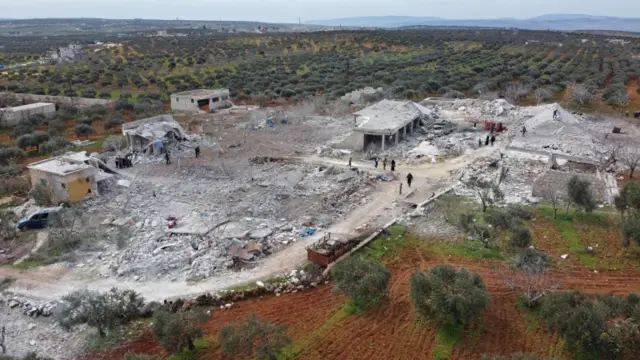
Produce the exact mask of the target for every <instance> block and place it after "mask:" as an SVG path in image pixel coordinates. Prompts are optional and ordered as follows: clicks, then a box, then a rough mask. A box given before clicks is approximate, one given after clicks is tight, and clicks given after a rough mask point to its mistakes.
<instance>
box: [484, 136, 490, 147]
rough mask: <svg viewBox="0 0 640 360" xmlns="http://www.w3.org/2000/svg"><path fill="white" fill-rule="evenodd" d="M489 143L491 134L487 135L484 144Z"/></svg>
mask: <svg viewBox="0 0 640 360" xmlns="http://www.w3.org/2000/svg"><path fill="white" fill-rule="evenodd" d="M487 145H489V135H487V138H486V139H484V146H487Z"/></svg>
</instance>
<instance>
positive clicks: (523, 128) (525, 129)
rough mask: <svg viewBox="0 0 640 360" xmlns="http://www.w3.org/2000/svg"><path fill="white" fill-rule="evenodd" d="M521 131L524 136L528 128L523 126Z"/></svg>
mask: <svg viewBox="0 0 640 360" xmlns="http://www.w3.org/2000/svg"><path fill="white" fill-rule="evenodd" d="M520 132H522V136H524V135H525V134H526V133H527V128H526V127H524V126H523V127H522V130H520Z"/></svg>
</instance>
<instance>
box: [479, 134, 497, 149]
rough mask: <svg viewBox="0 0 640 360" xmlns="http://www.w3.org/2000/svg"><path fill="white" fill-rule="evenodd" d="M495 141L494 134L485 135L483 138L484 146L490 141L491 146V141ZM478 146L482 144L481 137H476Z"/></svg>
mask: <svg viewBox="0 0 640 360" xmlns="http://www.w3.org/2000/svg"><path fill="white" fill-rule="evenodd" d="M494 142H496V136H495V135H491V136H489V135H487V137H486V138H485V139H484V146H488V145H489V143H491V146H493V143H494ZM478 146H479V147H480V146H482V138H480V139H478Z"/></svg>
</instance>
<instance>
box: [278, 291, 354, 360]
mask: <svg viewBox="0 0 640 360" xmlns="http://www.w3.org/2000/svg"><path fill="white" fill-rule="evenodd" d="M347 308H348V305H347V304H346V303H345V304H344V305H342V306H341V307H340V309H338V311H336V312H335V313H334V314H333V315H332V316H331V317H330V318H329V319H328V320H327V321H325V322H324V324H322V326H320V327H319V328H317V329H316V330H314V331H313V332H312V333H311V334H309V335H307V336H306V337H304V338H303V339H301V340H299V341H296V342H294V343H293V344H291V345H289V346H287V347H286V348H285V349H284V350H283V351H282V354H281V355H280V356H279V357H278V359H280V360H285V359H294V358H296V357H297V356H298V355H300V354H301V353H302V352H303V351H304V350H305V349H307V348H308V347H309V346H311V345H313V344H315V343H318V342H320V340H321V339H323V338H324V337H325V336H326V335H327V334H328V333H329V332H330V331H331V330H332V329H333V328H334V327H336V325H337V324H338V323H339V322H340V321H342V319H344V318H345V317H347V316H349V313H348V312H347Z"/></svg>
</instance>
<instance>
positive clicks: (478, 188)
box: [465, 176, 504, 212]
mask: <svg viewBox="0 0 640 360" xmlns="http://www.w3.org/2000/svg"><path fill="white" fill-rule="evenodd" d="M465 185H466V186H467V187H469V188H470V189H472V190H473V192H475V193H476V195H477V196H478V198H479V199H480V201H481V202H482V212H486V211H487V207H489V206H490V205H492V204H494V203H495V202H498V201H502V199H503V198H504V194H503V193H502V191H501V190H500V187H499V186H498V185H497V184H494V183H492V182H490V181H486V180H482V179H480V178H478V177H475V176H474V177H471V178H470V179H469V180H468V181H466V182H465Z"/></svg>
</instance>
